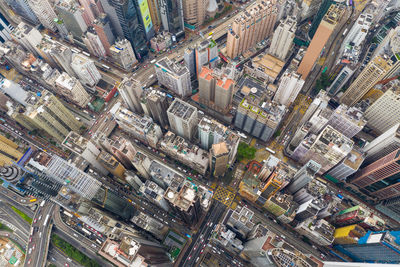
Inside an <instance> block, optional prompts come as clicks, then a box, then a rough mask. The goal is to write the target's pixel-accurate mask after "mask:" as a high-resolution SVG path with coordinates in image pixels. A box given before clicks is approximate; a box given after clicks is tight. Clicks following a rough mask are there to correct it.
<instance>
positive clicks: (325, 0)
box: [308, 0, 335, 39]
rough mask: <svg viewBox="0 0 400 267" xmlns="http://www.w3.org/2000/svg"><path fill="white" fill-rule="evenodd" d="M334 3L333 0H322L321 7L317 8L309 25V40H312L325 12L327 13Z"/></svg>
mask: <svg viewBox="0 0 400 267" xmlns="http://www.w3.org/2000/svg"><path fill="white" fill-rule="evenodd" d="M334 2H335V1H334V0H322V2H321V5H320V6H319V9H318V12H317V14H316V15H315V16H314V18H313V22H312V23H311V27H310V30H309V32H308V36H309V37H310V39H312V38H313V37H314V34H315V32H316V31H317V29H318V27H319V24H320V23H321V21H322V19H323V18H324V16H325V14H326V12H328V9H329V8H330V6H331V5H332V4H333V3H334Z"/></svg>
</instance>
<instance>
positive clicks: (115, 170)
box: [97, 150, 126, 180]
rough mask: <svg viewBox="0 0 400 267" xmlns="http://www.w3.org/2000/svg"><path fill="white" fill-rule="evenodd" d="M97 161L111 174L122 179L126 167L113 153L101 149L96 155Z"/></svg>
mask: <svg viewBox="0 0 400 267" xmlns="http://www.w3.org/2000/svg"><path fill="white" fill-rule="evenodd" d="M97 161H98V162H99V163H100V164H101V165H102V166H103V167H104V168H106V170H107V171H109V172H110V173H112V175H114V176H116V177H118V178H119V179H121V180H124V177H125V171H126V169H125V167H124V166H123V165H122V164H121V163H120V162H119V161H118V160H117V159H116V158H114V156H113V155H111V154H110V153H108V152H106V151H104V150H103V151H101V152H100V154H99V155H98V156H97Z"/></svg>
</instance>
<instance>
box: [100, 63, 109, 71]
mask: <svg viewBox="0 0 400 267" xmlns="http://www.w3.org/2000/svg"><path fill="white" fill-rule="evenodd" d="M101 66H102V67H103V68H104V69H106V70H111V68H110V67H109V66H107V65H104V64H101Z"/></svg>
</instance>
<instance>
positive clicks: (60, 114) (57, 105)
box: [19, 90, 82, 142]
mask: <svg viewBox="0 0 400 267" xmlns="http://www.w3.org/2000/svg"><path fill="white" fill-rule="evenodd" d="M21 111H22V112H23V110H21ZM21 111H19V112H20V113H21ZM24 118H26V119H27V120H28V121H30V122H31V123H32V124H33V125H35V127H36V128H39V129H42V130H44V131H45V132H47V134H49V135H50V136H52V137H54V138H55V139H56V140H57V141H58V142H62V141H63V140H64V139H65V137H66V136H67V135H68V134H69V132H70V131H75V132H79V131H80V128H81V127H82V124H81V123H80V122H79V121H77V120H76V119H75V117H74V116H73V115H72V113H71V112H70V111H69V110H68V109H67V108H66V107H65V106H64V105H63V104H62V103H61V102H60V100H58V99H57V97H55V96H54V95H53V94H51V93H50V92H48V91H45V90H44V91H42V92H41V94H40V95H39V96H35V97H33V98H31V99H30V100H29V102H28V104H27V106H26V108H25V112H24Z"/></svg>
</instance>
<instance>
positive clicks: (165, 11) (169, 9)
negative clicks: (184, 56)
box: [160, 0, 185, 41]
mask: <svg viewBox="0 0 400 267" xmlns="http://www.w3.org/2000/svg"><path fill="white" fill-rule="evenodd" d="M160 14H161V21H162V25H163V27H164V30H166V31H169V32H170V33H172V34H173V35H174V36H175V38H176V40H180V39H183V38H184V37H185V30H184V23H183V8H182V0H160ZM176 40H173V41H176Z"/></svg>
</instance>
